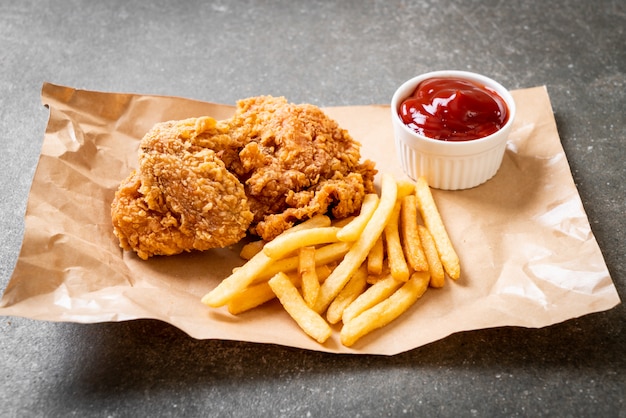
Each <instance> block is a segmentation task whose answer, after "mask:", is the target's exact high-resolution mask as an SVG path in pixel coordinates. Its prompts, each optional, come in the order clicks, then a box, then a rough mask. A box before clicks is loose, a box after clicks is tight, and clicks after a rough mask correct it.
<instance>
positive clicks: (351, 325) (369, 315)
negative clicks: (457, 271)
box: [341, 271, 428, 347]
mask: <svg viewBox="0 0 626 418" xmlns="http://www.w3.org/2000/svg"><path fill="white" fill-rule="evenodd" d="M427 288H428V272H424V271H418V272H415V273H413V275H412V276H411V279H410V280H409V281H408V282H406V283H405V284H404V285H403V286H402V287H401V288H400V289H398V290H396V291H395V292H394V293H393V294H392V295H391V296H390V297H389V298H387V299H385V300H384V301H382V302H380V303H378V304H376V305H374V306H373V307H371V308H370V309H368V310H366V311H364V312H363V313H361V314H360V315H359V316H357V317H356V318H354V319H352V320H351V321H349V322H347V323H346V324H344V326H343V328H341V343H342V344H343V345H345V346H346V347H350V346H352V345H353V344H354V343H355V342H356V341H357V340H358V339H359V338H361V337H363V336H364V335H366V334H368V333H369V332H371V331H373V330H375V329H377V328H381V327H384V326H385V325H387V324H388V323H390V322H391V321H393V320H394V319H396V318H397V317H398V316H400V315H402V313H404V312H405V311H406V310H407V309H409V308H410V307H411V305H413V304H414V303H415V302H416V301H417V299H419V298H420V297H422V295H423V294H424V292H426V289H427Z"/></svg>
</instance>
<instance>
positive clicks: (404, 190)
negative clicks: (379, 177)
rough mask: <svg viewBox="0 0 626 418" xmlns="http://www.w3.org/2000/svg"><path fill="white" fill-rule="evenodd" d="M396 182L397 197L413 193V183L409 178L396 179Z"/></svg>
mask: <svg viewBox="0 0 626 418" xmlns="http://www.w3.org/2000/svg"><path fill="white" fill-rule="evenodd" d="M396 183H397V184H398V199H402V198H404V196H408V195H411V194H414V193H415V183H414V182H412V181H411V180H404V179H402V180H398V181H397V182H396Z"/></svg>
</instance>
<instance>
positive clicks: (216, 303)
mask: <svg viewBox="0 0 626 418" xmlns="http://www.w3.org/2000/svg"><path fill="white" fill-rule="evenodd" d="M272 262H273V260H272V259H271V258H270V257H268V256H267V255H265V253H264V252H263V251H260V252H259V253H257V254H256V255H255V256H254V257H252V258H251V259H250V260H248V262H247V263H245V264H244V265H243V266H241V267H240V268H238V269H237V270H235V271H233V273H232V274H231V275H230V276H228V277H227V278H225V279H224V280H222V281H221V283H220V284H219V285H217V287H216V288H215V289H213V290H211V291H210V292H209V293H207V294H206V295H204V296H203V297H202V303H204V304H205V305H208V306H211V307H213V308H218V307H220V306H224V305H226V304H227V303H228V301H229V299H230V298H232V297H233V296H234V295H236V294H237V293H239V292H240V291H242V290H243V289H245V288H246V287H248V285H249V284H250V283H252V281H254V279H255V277H257V276H258V275H259V273H260V272H262V271H263V270H265V269H267V268H268V267H269V266H270V265H271V264H272Z"/></svg>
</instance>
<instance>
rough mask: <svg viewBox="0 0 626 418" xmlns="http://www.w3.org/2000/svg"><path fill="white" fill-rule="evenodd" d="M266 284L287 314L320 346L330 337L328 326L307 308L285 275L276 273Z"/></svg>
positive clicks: (330, 331)
mask: <svg viewBox="0 0 626 418" xmlns="http://www.w3.org/2000/svg"><path fill="white" fill-rule="evenodd" d="M268 283H269V285H270V287H271V288H272V290H273V291H274V293H276V296H277V297H278V300H280V303H281V304H282V305H283V306H284V307H285V310H286V311H287V313H288V314H289V315H290V316H291V317H292V318H293V319H294V321H296V322H297V324H298V325H299V326H300V328H302V330H303V331H304V332H306V333H307V335H309V336H310V337H312V338H313V339H315V340H316V341H317V342H319V343H321V344H323V343H324V342H325V341H326V340H327V339H328V337H330V334H331V333H332V330H331V329H330V325H328V323H327V322H326V321H324V318H322V317H321V316H320V315H319V314H318V313H317V312H315V311H314V310H313V309H311V308H309V306H308V305H307V304H306V302H305V301H304V299H302V296H300V293H298V289H296V287H295V286H294V285H293V283H291V281H290V280H289V278H288V277H287V276H286V275H285V273H278V274H277V275H276V276H274V277H272V278H271V279H270V281H269V282H268Z"/></svg>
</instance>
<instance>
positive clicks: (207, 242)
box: [111, 118, 253, 259]
mask: <svg viewBox="0 0 626 418" xmlns="http://www.w3.org/2000/svg"><path fill="white" fill-rule="evenodd" d="M238 148H239V146H238V144H236V143H234V142H233V140H232V138H231V137H230V136H229V135H227V127H225V126H224V125H223V124H221V123H218V122H217V121H215V120H214V119H212V118H198V119H195V118H194V119H186V120H183V121H171V122H165V123H160V124H157V125H155V126H154V127H153V128H152V129H151V130H150V132H148V133H147V134H146V135H145V137H144V138H143V139H142V141H141V144H140V150H139V169H138V170H137V171H134V172H133V173H131V175H130V176H129V177H128V178H127V179H126V180H125V181H124V182H122V184H121V185H120V188H119V189H118V191H117V193H116V194H115V199H114V200H113V203H112V205H111V215H112V220H113V227H114V233H115V235H116V236H117V237H118V238H119V240H120V245H121V247H122V248H124V249H127V250H133V251H135V252H137V254H138V256H139V257H141V258H143V259H147V258H148V257H151V256H153V255H172V254H178V253H181V252H184V251H191V250H207V249H210V248H217V247H225V246H228V245H231V244H234V243H236V242H238V241H239V240H240V239H241V238H243V237H244V236H245V234H246V231H247V229H248V227H249V225H250V223H251V222H252V219H253V215H252V212H251V211H250V209H249V205H248V200H247V198H246V195H245V191H244V187H243V185H242V184H241V182H240V181H239V180H238V179H237V178H236V177H235V176H234V175H233V174H231V173H230V172H229V171H228V170H227V169H226V165H225V163H224V160H226V161H229V159H233V158H234V159H237V158H238V157H237V151H238Z"/></svg>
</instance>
